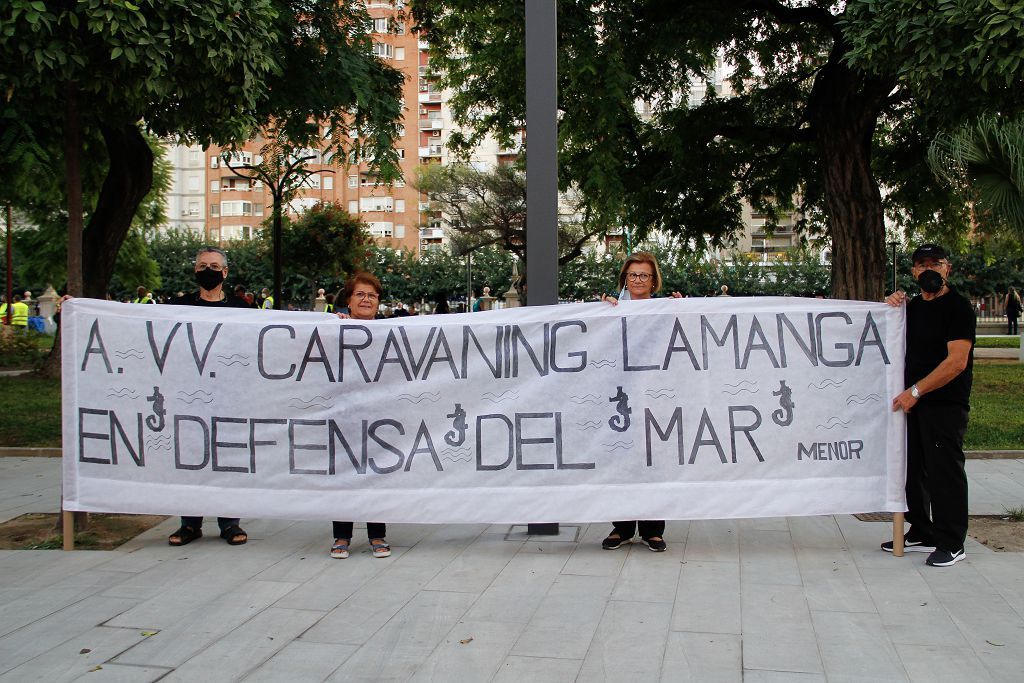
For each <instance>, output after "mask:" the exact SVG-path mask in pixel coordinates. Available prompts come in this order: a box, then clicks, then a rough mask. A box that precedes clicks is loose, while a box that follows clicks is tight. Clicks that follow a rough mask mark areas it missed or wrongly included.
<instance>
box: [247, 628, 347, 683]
mask: <svg viewBox="0 0 1024 683" xmlns="http://www.w3.org/2000/svg"><path fill="white" fill-rule="evenodd" d="M358 649H359V646H358V645H341V644H338V643H311V642H308V641H305V640H302V639H299V640H293V641H292V642H290V643H288V644H287V645H285V646H284V647H283V648H281V650H280V651H279V652H278V653H277V654H275V655H274V656H273V657H271V658H270V659H268V660H267V661H266V662H264V663H263V665H262V666H260V667H259V668H258V669H256V670H255V671H253V672H252V673H250V674H249V675H248V676H246V677H245V678H244V679H242V680H244V681H245V682H246V683H278V681H323V680H326V679H327V678H328V677H329V676H330V675H331V674H332V673H334V672H335V671H337V670H338V669H343V667H344V665H345V661H346V660H347V659H348V658H349V657H351V656H352V655H353V654H355V652H356V650H358Z"/></svg>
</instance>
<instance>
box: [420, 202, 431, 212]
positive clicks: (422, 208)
mask: <svg viewBox="0 0 1024 683" xmlns="http://www.w3.org/2000/svg"><path fill="white" fill-rule="evenodd" d="M419 210H420V211H424V212H429V211H430V210H431V209H430V202H420V205H419Z"/></svg>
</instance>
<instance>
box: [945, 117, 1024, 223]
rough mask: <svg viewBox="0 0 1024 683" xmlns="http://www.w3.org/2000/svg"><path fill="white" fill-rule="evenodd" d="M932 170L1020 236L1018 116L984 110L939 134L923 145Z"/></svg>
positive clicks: (1023, 173)
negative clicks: (974, 118)
mask: <svg viewBox="0 0 1024 683" xmlns="http://www.w3.org/2000/svg"><path fill="white" fill-rule="evenodd" d="M928 163H929V165H930V166H931V168H932V171H934V173H935V174H936V175H937V176H939V177H940V178H941V179H942V180H943V181H945V182H946V183H947V184H949V185H950V186H952V187H953V189H954V190H955V191H957V192H958V193H959V194H960V195H961V196H962V197H963V198H964V200H965V202H966V201H974V202H976V208H977V209H979V210H980V211H981V212H982V214H984V215H987V216H988V217H989V218H990V219H991V222H992V223H994V225H993V226H992V227H994V228H997V229H998V228H999V227H1000V226H1002V225H1005V226H1007V227H1009V228H1010V229H1011V230H1012V231H1014V232H1015V233H1016V234H1017V236H1018V237H1024V118H1020V119H1016V120H1007V119H1004V118H1002V117H999V116H994V115H989V116H983V117H981V118H979V119H978V120H977V121H976V122H974V123H971V124H967V125H964V126H962V127H960V128H958V129H957V130H955V131H953V132H950V133H945V134H942V135H940V136H939V137H937V138H936V139H935V141H934V142H932V145H931V147H930V148H929V150H928Z"/></svg>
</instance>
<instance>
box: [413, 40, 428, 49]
mask: <svg viewBox="0 0 1024 683" xmlns="http://www.w3.org/2000/svg"><path fill="white" fill-rule="evenodd" d="M416 47H417V48H419V49H420V50H429V49H430V43H428V42H427V41H425V40H417V41H416Z"/></svg>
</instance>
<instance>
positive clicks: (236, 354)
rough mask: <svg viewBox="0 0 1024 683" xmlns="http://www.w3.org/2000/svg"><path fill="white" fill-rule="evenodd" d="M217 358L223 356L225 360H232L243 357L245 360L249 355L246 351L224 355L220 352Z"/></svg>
mask: <svg viewBox="0 0 1024 683" xmlns="http://www.w3.org/2000/svg"><path fill="white" fill-rule="evenodd" d="M217 358H223V359H224V360H231V359H232V358H241V359H243V360H249V356H247V355H245V354H244V353H233V354H231V355H230V356H222V355H220V354H219V353H218V354H217Z"/></svg>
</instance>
